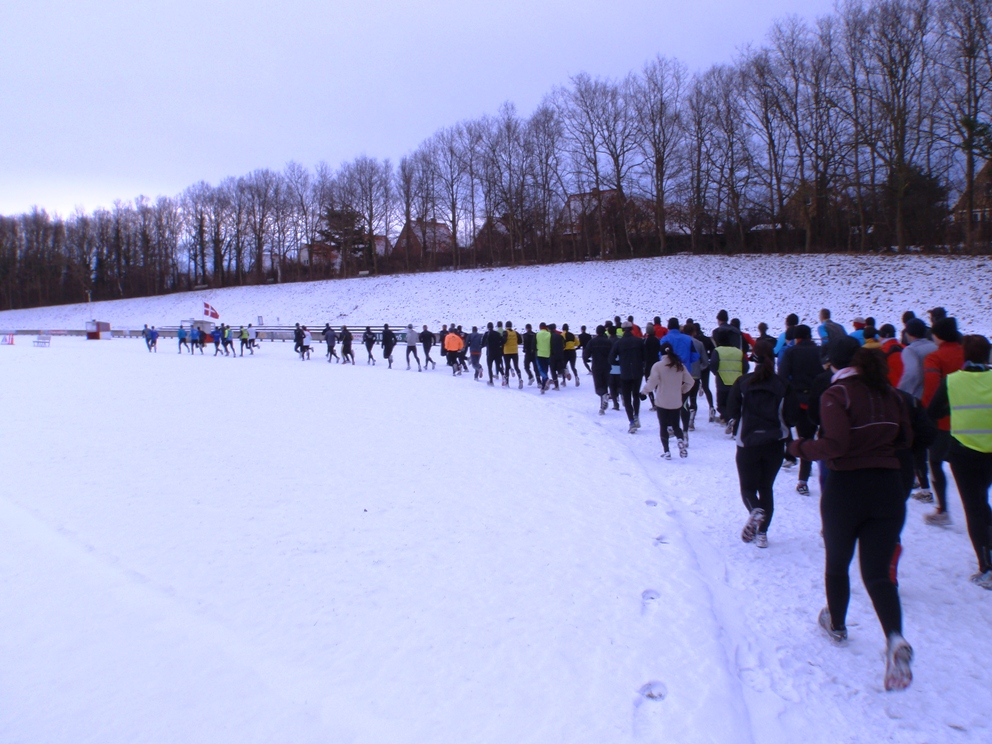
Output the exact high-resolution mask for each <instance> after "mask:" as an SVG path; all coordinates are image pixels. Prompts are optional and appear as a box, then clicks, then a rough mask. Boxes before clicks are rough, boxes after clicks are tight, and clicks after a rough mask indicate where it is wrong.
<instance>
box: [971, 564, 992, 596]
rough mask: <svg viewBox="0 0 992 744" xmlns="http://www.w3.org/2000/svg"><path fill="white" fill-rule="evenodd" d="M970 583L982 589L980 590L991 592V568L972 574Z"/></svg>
mask: <svg viewBox="0 0 992 744" xmlns="http://www.w3.org/2000/svg"><path fill="white" fill-rule="evenodd" d="M971 583H972V584H975V585H976V586H980V587H982V589H988V590H989V591H992V568H990V569H989V570H987V571H979V572H978V573H976V574H972V577H971Z"/></svg>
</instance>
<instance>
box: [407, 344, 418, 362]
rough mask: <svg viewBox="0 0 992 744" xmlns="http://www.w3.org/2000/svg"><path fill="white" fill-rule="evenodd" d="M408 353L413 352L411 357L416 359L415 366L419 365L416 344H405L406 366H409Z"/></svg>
mask: <svg viewBox="0 0 992 744" xmlns="http://www.w3.org/2000/svg"><path fill="white" fill-rule="evenodd" d="M410 354H413V358H414V359H416V360H417V366H418V367H419V366H420V355H419V354H418V353H417V347H416V346H407V347H406V366H407V367H409V366H410Z"/></svg>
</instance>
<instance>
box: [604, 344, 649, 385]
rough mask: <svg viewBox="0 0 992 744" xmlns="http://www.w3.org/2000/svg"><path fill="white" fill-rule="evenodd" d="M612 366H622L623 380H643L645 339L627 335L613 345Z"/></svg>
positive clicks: (621, 377)
mask: <svg viewBox="0 0 992 744" xmlns="http://www.w3.org/2000/svg"><path fill="white" fill-rule="evenodd" d="M610 364H611V365H612V364H619V365H620V379H621V380H639V379H641V377H643V376H644V339H642V338H638V337H637V336H635V335H634V334H633V333H625V334H624V335H623V336H621V337H620V338H619V339H618V340H617V342H616V343H615V344H613V349H612V350H611V351H610Z"/></svg>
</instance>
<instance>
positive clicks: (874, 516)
mask: <svg viewBox="0 0 992 744" xmlns="http://www.w3.org/2000/svg"><path fill="white" fill-rule="evenodd" d="M820 516H821V518H822V519H823V542H824V545H825V546H826V553H827V561H826V577H825V579H826V582H825V583H826V589H827V606H828V607H829V608H830V618H831V620H832V621H833V625H834V627H835V628H839V627H841V626H843V625H845V620H846V618H847V605H848V602H849V601H850V598H851V579H850V577H849V576H848V569H849V567H850V565H851V559H852V558H853V557H854V546H855V544H858V554H859V556H860V559H861V579H862V581H863V582H864V585H865V589H867V590H868V595H869V596H870V597H871V601H872V604H873V605H874V606H875V614H876V615H878V620H879V622H880V623H881V624H882V630H883V631H884V632H885V635H886V637H888V636H889V635H890V634H891V633H899V634H902V607H901V606H900V604H899V590H898V589H897V588H896V584H895V582H894V581H893V580H892V576H891V574H890V570H889V568H890V566H891V564H892V558H893V556H894V555H895V552H896V546H897V545H898V544H899V535H900V533H901V532H902V526H903V523H904V522H905V521H906V501H905V499H904V498H903V487H902V479H901V477H900V475H899V471H898V470H888V469H882V468H869V469H864V470H829V471H827V479H826V483H825V487H824V494H823V497H822V498H821V499H820Z"/></svg>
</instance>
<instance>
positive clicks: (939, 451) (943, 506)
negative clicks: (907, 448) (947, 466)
mask: <svg viewBox="0 0 992 744" xmlns="http://www.w3.org/2000/svg"><path fill="white" fill-rule="evenodd" d="M950 446H951V432H949V431H938V432H937V438H936V439H934V440H933V444H932V445H930V478H931V480H932V481H933V495H934V496H936V497H937V508H938V509H940V510H941V511H942V512H946V511H947V476H946V475H945V474H944V460H946V459H947V451H948V449H949V448H950Z"/></svg>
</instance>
